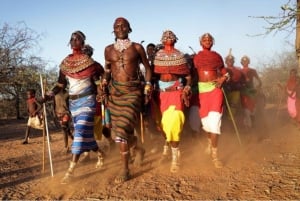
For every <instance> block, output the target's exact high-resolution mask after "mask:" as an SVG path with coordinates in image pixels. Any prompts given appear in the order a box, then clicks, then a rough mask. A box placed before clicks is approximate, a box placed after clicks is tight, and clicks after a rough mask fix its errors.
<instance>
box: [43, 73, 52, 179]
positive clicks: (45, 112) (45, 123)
mask: <svg viewBox="0 0 300 201" xmlns="http://www.w3.org/2000/svg"><path fill="white" fill-rule="evenodd" d="M40 82H41V90H42V97H43V99H44V98H45V90H44V87H45V85H46V84H45V83H44V82H43V77H42V75H41V74H40ZM43 114H44V115H43V116H44V118H43V119H44V127H45V128H44V129H43V131H45V130H46V133H47V142H48V154H49V161H50V170H51V176H52V177H53V165H52V157H51V148H50V135H49V129H48V122H47V110H46V104H45V102H44V103H43ZM44 139H45V132H43V147H44V149H43V153H44V152H45V145H44V141H45V140H44ZM44 163H45V160H44V155H43V171H44V166H45V164H44Z"/></svg>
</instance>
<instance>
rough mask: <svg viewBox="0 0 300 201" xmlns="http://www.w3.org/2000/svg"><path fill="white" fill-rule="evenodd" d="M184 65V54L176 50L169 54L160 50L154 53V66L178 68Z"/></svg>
mask: <svg viewBox="0 0 300 201" xmlns="http://www.w3.org/2000/svg"><path fill="white" fill-rule="evenodd" d="M185 63H186V59H185V57H184V54H183V53H181V52H180V51H178V50H176V49H175V50H174V51H173V52H171V53H166V52H165V51H164V50H160V51H158V52H157V53H156V55H155V60H154V65H157V66H179V65H182V64H185Z"/></svg>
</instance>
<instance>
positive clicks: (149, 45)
mask: <svg viewBox="0 0 300 201" xmlns="http://www.w3.org/2000/svg"><path fill="white" fill-rule="evenodd" d="M149 47H154V48H155V45H154V43H149V44H148V45H147V46H146V48H149Z"/></svg>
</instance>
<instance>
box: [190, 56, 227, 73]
mask: <svg viewBox="0 0 300 201" xmlns="http://www.w3.org/2000/svg"><path fill="white" fill-rule="evenodd" d="M194 65H195V67H196V68H197V69H198V70H199V71H217V70H219V71H220V72H221V73H222V75H223V74H225V73H226V72H227V71H226V69H225V67H224V62H223V59H222V57H221V56H220V55H219V54H218V53H217V52H215V51H200V52H198V54H196V55H195V56H194Z"/></svg>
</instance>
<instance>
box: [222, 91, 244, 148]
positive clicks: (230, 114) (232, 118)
mask: <svg viewBox="0 0 300 201" xmlns="http://www.w3.org/2000/svg"><path fill="white" fill-rule="evenodd" d="M222 91H223V94H224V98H225V102H226V106H227V109H228V112H229V116H230V118H231V120H232V124H233V127H234V130H235V134H236V136H237V138H238V141H239V144H240V145H242V142H241V139H240V134H239V130H238V128H237V126H236V123H235V119H234V116H233V114H232V111H231V107H230V105H229V102H228V100H227V97H226V94H225V91H224V89H223V88H222Z"/></svg>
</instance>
